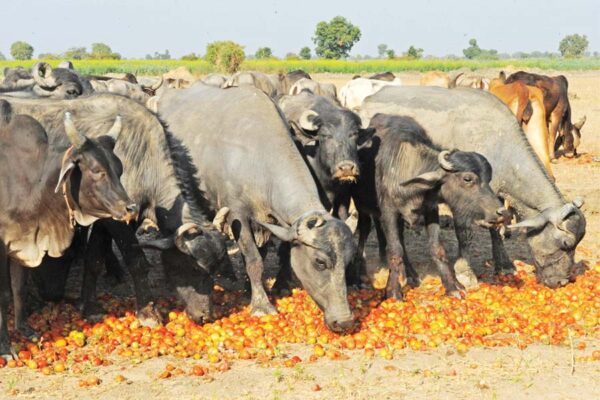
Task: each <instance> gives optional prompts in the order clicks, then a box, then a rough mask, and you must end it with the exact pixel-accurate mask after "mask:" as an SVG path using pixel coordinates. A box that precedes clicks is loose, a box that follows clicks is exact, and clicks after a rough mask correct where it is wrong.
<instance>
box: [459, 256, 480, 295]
mask: <svg viewBox="0 0 600 400" xmlns="http://www.w3.org/2000/svg"><path fill="white" fill-rule="evenodd" d="M454 271H455V273H456V280H457V281H458V282H459V283H460V284H461V285H462V286H463V288H467V289H471V288H475V287H477V286H479V282H478V281H477V277H476V276H475V274H474V273H473V270H472V269H471V267H469V265H468V264H467V263H466V262H465V261H464V260H458V261H457V262H456V265H455V266H454Z"/></svg>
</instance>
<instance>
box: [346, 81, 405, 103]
mask: <svg viewBox="0 0 600 400" xmlns="http://www.w3.org/2000/svg"><path fill="white" fill-rule="evenodd" d="M386 86H402V81H401V80H400V78H395V79H394V80H393V81H391V82H390V81H381V80H378V79H369V78H356V79H352V80H351V81H350V82H348V83H346V85H344V86H343V87H342V88H341V89H340V95H339V98H340V102H341V103H342V106H344V107H346V108H348V109H350V110H352V111H358V110H360V106H361V104H362V102H363V100H364V99H365V98H367V97H369V96H371V95H373V94H375V93H377V92H379V91H380V90H381V89H383V88H384V87H386Z"/></svg>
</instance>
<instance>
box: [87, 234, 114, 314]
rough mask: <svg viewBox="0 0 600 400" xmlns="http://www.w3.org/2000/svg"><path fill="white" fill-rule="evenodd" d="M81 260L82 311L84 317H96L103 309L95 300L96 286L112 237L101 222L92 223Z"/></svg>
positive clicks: (109, 249)
mask: <svg viewBox="0 0 600 400" xmlns="http://www.w3.org/2000/svg"><path fill="white" fill-rule="evenodd" d="M91 229H92V232H91V233H90V237H89V241H88V245H87V251H86V253H85V257H84V260H83V265H84V268H83V285H82V286H81V304H82V312H83V316H84V317H85V318H90V319H98V318H100V317H101V316H102V314H104V310H103V309H102V307H100V305H99V304H98V301H97V297H98V296H97V292H96V286H97V283H98V277H99V276H100V273H101V272H102V270H103V267H104V265H105V261H106V254H107V252H111V251H112V249H111V243H112V239H111V237H110V235H109V234H108V232H107V231H106V228H105V227H104V225H103V224H98V223H97V224H94V226H92V228H91Z"/></svg>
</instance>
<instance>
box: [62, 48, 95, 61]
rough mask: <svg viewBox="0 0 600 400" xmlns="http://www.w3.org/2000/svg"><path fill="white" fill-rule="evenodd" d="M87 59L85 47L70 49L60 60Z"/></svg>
mask: <svg viewBox="0 0 600 400" xmlns="http://www.w3.org/2000/svg"><path fill="white" fill-rule="evenodd" d="M89 57H90V55H89V54H88V52H87V50H86V48H85V47H71V48H70V49H68V50H67V51H65V52H64V53H63V55H62V58H64V59H66V60H85V59H86V58H89Z"/></svg>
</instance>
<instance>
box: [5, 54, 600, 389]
mask: <svg viewBox="0 0 600 400" xmlns="http://www.w3.org/2000/svg"><path fill="white" fill-rule="evenodd" d="M527 61H529V60H527ZM531 61H532V62H533V60H531ZM546 61H547V62H552V61H554V60H544V62H546ZM556 61H557V62H558V61H561V60H556ZM567 61H569V62H570V61H572V62H573V63H574V64H571V65H570V66H563V68H560V67H559V65H558V64H555V65H550V64H545V65H531V67H532V68H539V69H548V70H550V71H549V72H548V73H549V74H556V73H563V74H565V75H566V76H567V78H568V79H569V93H570V100H571V105H572V108H573V119H574V120H577V119H579V117H580V116H581V115H584V114H585V115H587V122H586V125H585V126H584V128H583V138H582V145H581V147H580V153H581V155H580V156H579V157H578V158H576V159H572V160H567V159H564V158H563V159H560V160H559V161H558V163H557V164H554V165H553V167H554V171H555V175H556V178H557V184H558V186H559V187H560V189H561V191H562V192H563V194H564V195H565V197H567V198H574V197H576V196H583V197H584V198H585V205H584V213H585V215H586V217H587V234H586V236H585V238H584V239H583V241H582V242H581V244H580V245H579V247H578V252H577V255H576V258H577V260H578V261H579V262H580V266H581V267H582V268H584V267H586V266H587V267H589V268H594V267H595V266H596V265H598V264H599V263H600V187H599V185H598V182H600V162H599V161H596V159H595V158H594V157H595V156H598V155H600V136H599V133H600V72H598V71H591V70H590V71H576V70H587V69H600V65H598V61H594V62H596V64H594V65H591V66H590V65H588V66H584V65H583V64H579V65H576V64H575V63H577V62H579V61H580V60H567ZM581 61H582V62H583V61H586V62H587V61H590V60H581ZM426 62H427V60H424V61H423V63H424V64H423V65H422V67H421V68H422V69H423V70H427V69H445V68H444V67H443V66H440V65H430V67H431V68H429V67H427V64H425V63H426ZM444 62H446V61H444ZM122 63H124V64H123V65H128V67H127V68H133V69H132V70H131V71H132V72H138V71H141V68H146V67H142V66H144V65H146V66H148V65H154V64H156V68H158V69H157V70H156V71H157V72H161V71H162V69H161V68H163V67H164V68H166V69H171V68H172V67H176V66H178V65H180V64H177V63H179V62H175V63H174V64H168V63H170V62H165V63H164V64H163V63H159V62H157V63H153V62H152V63H147V62H140V63H139V64H136V63H133V62H132V63H131V64H126V63H127V62H126V61H124V62H122ZM257 63H258V62H257ZM267 63H268V62H265V64H264V66H262V67H260V66H259V65H260V64H251V63H250V62H247V64H245V67H246V68H249V69H250V68H252V69H261V68H262V69H263V70H265V71H268V72H273V71H277V70H278V69H280V68H283V65H284V64H283V63H276V64H278V65H275V64H273V65H272V66H270V67H268V66H267V65H268V64H267ZM310 63H311V64H297V65H296V64H291V63H288V62H286V64H285V65H286V68H289V69H294V68H303V69H306V70H308V71H310V72H318V71H319V70H318V69H310V68H319V67H318V66H317V62H312V61H311V62H310ZM373 63H380V64H379V66H378V67H376V65H377V64H370V63H369V62H365V63H357V64H358V65H360V66H355V65H354V64H352V65H353V66H352V68H354V67H356V68H358V69H359V70H343V71H336V72H343V74H335V73H333V72H332V71H331V69H328V72H327V73H317V74H316V75H315V76H314V77H315V78H316V79H317V80H320V81H324V82H332V83H335V84H336V85H337V86H338V87H339V86H341V85H342V84H343V83H344V82H345V81H347V80H348V79H350V78H351V77H352V75H353V74H354V73H360V72H366V71H371V72H374V71H376V70H377V71H381V70H386V69H391V70H394V71H402V68H403V65H402V64H395V63H396V62H394V64H384V63H385V62H383V61H382V62H373ZM511 63H512V62H511ZM0 65H3V64H0ZM91 65H92V64H90V66H89V68H95V67H92V66H91ZM107 65H108V64H107ZM167 65H168V67H167ZM186 65H187V64H186ZM191 65H193V67H192V70H193V71H194V72H196V73H198V74H201V73H206V72H208V70H202V68H205V67H207V66H206V65H205V64H203V63H197V64H196V63H191ZM251 65H252V67H251ZM340 65H343V64H340ZM384 65H385V66H384ZM345 66H346V67H347V68H349V67H348V64H345ZM461 67H467V68H471V67H474V68H483V69H478V70H477V73H481V74H483V75H486V76H490V77H492V76H495V75H496V74H497V72H498V68H500V67H504V65H502V66H498V65H484V66H475V64H473V65H464V62H463V64H460V65H456V66H455V68H461ZM521 67H523V68H525V66H524V65H519V64H517V61H515V62H514V63H512V66H511V67H510V69H512V68H521ZM81 68H82V69H84V70H85V68H86V66H85V63H82V66H81ZM103 68H113V67H109V66H104V67H103ZM115 68H116V66H115ZM122 68H124V67H122ZM135 68H140V69H135ZM196 68H197V69H196ZM271 68H272V69H271ZM340 68H342V67H341V66H340ZM360 68H363V69H360ZM371 68H373V69H371ZM375 68H376V69H375ZM414 69H415V68H414V67H413V68H412V70H414ZM87 71H89V72H90V73H102V72H98V71H99V70H92V69H90V70H87ZM103 71H104V72H108V71H109V70H108V69H104V70H103ZM120 71H122V70H120ZM145 73H147V74H152V73H153V72H152V71H149V70H146V72H145ZM399 76H400V78H401V79H402V80H403V83H404V84H409V85H410V84H417V83H418V79H419V74H418V73H417V72H405V73H400V74H399ZM374 236H375V235H374V234H373V235H372V237H371V240H370V242H369V244H368V249H367V255H368V258H369V261H370V267H376V266H377V262H376V261H375V260H376V258H377V255H376V254H377V248H376V243H375V241H374ZM476 238H477V241H478V243H480V249H479V253H478V255H477V260H476V266H478V271H476V272H477V273H479V274H482V275H485V274H486V273H488V275H489V266H486V261H487V260H489V259H490V258H491V250H490V246H489V239H488V236H487V235H486V232H483V231H478V232H477V236H476ZM424 240H426V239H425V235H424V233H423V232H417V231H411V232H410V233H409V236H408V238H407V242H408V251H409V254H410V255H411V258H412V260H413V263H414V264H415V266H416V267H417V269H418V270H419V272H420V274H421V275H423V277H425V276H427V275H432V274H434V269H433V266H432V265H430V264H431V263H430V260H429V257H428V255H427V252H426V251H424V247H425V246H424V244H423V242H424ZM442 240H443V241H444V242H445V243H446V245H447V249H448V250H449V254H451V255H453V254H455V253H456V240H455V238H454V235H453V231H452V230H450V229H443V231H442ZM507 250H508V252H509V254H510V256H511V257H513V258H514V259H518V260H522V261H524V263H525V264H524V263H519V264H518V265H519V268H521V269H525V270H526V269H527V264H526V263H528V262H530V261H531V260H530V259H529V252H528V250H527V246H526V244H525V241H524V239H523V238H522V237H518V235H514V236H513V237H511V238H510V239H508V240H507ZM149 256H150V260H151V262H152V263H153V264H155V265H157V266H156V267H155V268H153V269H152V271H151V280H152V282H153V286H154V289H155V290H156V291H157V292H160V293H162V294H166V293H165V292H164V275H163V272H162V269H161V268H160V266H158V264H159V258H158V257H157V255H156V254H155V253H154V252H152V253H149ZM234 261H235V263H236V265H237V267H238V268H239V267H240V266H241V260H240V257H239V255H238V256H236V257H235V260H234ZM275 265H276V257H274V256H273V255H272V254H270V255H269V256H268V258H267V268H268V271H267V272H268V274H271V275H272V274H273V273H274V271H276V266H275ZM597 269H598V272H595V273H594V275H589V276H594V277H595V278H594V279H598V276H600V275H599V274H600V268H599V267H597ZM81 272H82V271H81V268H80V267H79V268H77V269H76V271H75V274H73V276H72V277H71V278H70V281H69V287H68V291H69V293H68V294H69V297H77V296H78V294H79V290H80V286H79V285H80V282H81ZM523 273H524V272H523ZM490 279H492V278H490ZM426 282H427V285H425V287H424V288H422V289H418V290H415V291H414V296H415V297H416V298H418V297H419V296H420V295H421V294H423V295H425V294H426V293H427V290H433V291H435V290H436V289H435V288H436V287H437V284H436V283H435V281H431V280H430V279H427V280H426ZM432 282H433V283H432ZM492 282H493V281H492ZM597 282H599V283H597V284H596V285H597V286H595V287H599V286H598V285H599V284H600V281H597ZM581 283H582V281H580V282H578V283H577V285H578V286H575V285H573V286H571V287H582V286H581ZM490 287H492V288H493V290H503V289H501V286H498V285H490ZM101 288H102V289H103V290H104V291H107V292H112V293H113V294H114V295H116V296H131V295H132V293H133V292H132V289H131V282H130V281H128V282H127V284H124V285H119V287H117V288H112V287H111V285H110V283H109V282H101ZM506 290H510V289H506ZM565 290H566V289H559V290H557V291H549V290H548V291H544V293H548V296H550V297H549V298H548V300H547V301H548V304H555V303H554V301H558V300H559V299H561V298H563V297H564V296H565V293H566V292H565ZM511 293H513V296H517V295H519V296H520V295H521V294H522V292H521V291H520V290H519V289H515V291H513V292H511ZM590 293H591V295H592V297H593V296H594V295H595V296H599V295H600V291H597V292H596V291H595V289H593V290H592V291H591V292H590V291H587V292H585V291H581V292H580V293H575V294H574V295H575V299H573V298H572V295H569V297H568V301H572V303H573V304H575V303H577V302H578V301H583V300H582V299H583V298H584V297H585V296H586V295H588V296H589V295H590ZM477 296H478V294H477V292H475V293H470V294H469V298H468V299H467V300H465V301H472V302H476V299H477ZM577 296H579V298H577ZM415 301H416V300H415ZM527 301H531V305H533V304H534V303H536V302H535V299H529V300H527ZM591 301H592V302H593V301H594V300H593V298H592V300H591ZM595 301H596V302H598V300H597V297H596V300H595ZM442 302H444V303H443V304H442ZM285 304H287V303H285V301H283V302H282V303H280V307H282V308H284V307H285ZM447 304H448V303H445V300H442V299H440V298H439V297H436V296H431V297H427V298H426V299H425V300H423V304H422V306H423V307H427V306H432V307H433V308H434V309H436V310H437V311H438V312H439V310H440V309H443V307H446V306H447ZM451 304H457V305H458V304H460V302H457V303H451ZM503 306H504V305H500V306H499V307H500V308H501V307H503ZM518 306H524V307H527V306H528V304H520V305H518ZM394 307H395V306H394ZM515 307H517V305H515ZM541 307H542V308H541V309H543V302H542V305H541ZM598 310H599V308H597V307H593V308H586V309H583V310H581V311H583V313H582V315H580V316H579V318H581V320H582V321H592V322H593V321H594V319H593V318H596V320H595V321H597V320H598V319H599V318H600V312H599V311H598ZM546 311H548V314H549V315H552V311H553V310H546ZM556 311H557V312H558V308H557V309H556ZM576 316H577V315H575V317H576ZM575 325H576V324H573V325H570V326H571V327H575ZM599 327H600V325H598V323H597V322H596V324H593V325H590V326H589V327H587V328H586V329H585V330H582V333H585V335H584V336H579V332H578V331H576V330H570V329H569V330H568V336H567V337H565V338H564V340H561V341H560V343H559V344H556V345H551V344H545V343H549V341H550V340H549V339H548V340H543V338H539V337H538V339H539V340H536V341H535V343H533V344H531V345H529V346H520V345H517V346H515V345H508V346H506V344H514V343H516V342H513V341H512V339H509V338H508V337H507V336H506V335H504V336H503V335H497V336H495V337H494V338H488V339H489V340H488V339H486V342H485V346H474V347H470V348H468V349H464V348H462V347H461V346H460V345H457V343H459V342H460V340H459V341H458V342H453V343H450V342H449V343H442V344H441V345H440V346H439V347H436V348H427V349H424V350H414V349H413V348H412V347H411V346H410V345H409V346H407V347H405V348H402V349H398V350H394V351H390V354H387V353H383V352H382V351H381V349H376V351H375V354H374V356H371V354H370V353H369V352H367V351H365V350H362V349H361V350H343V351H341V356H340V357H337V356H335V354H333V353H332V354H327V355H326V356H324V357H320V358H318V359H317V360H316V361H314V362H310V361H309V360H310V356H311V354H314V352H315V346H314V345H313V344H309V345H307V344H285V343H282V344H281V346H280V348H279V349H278V351H280V352H281V353H282V354H281V355H280V356H278V357H275V359H274V360H265V359H262V360H261V359H260V358H257V359H252V360H237V359H235V360H233V361H232V362H231V364H230V365H224V364H223V363H222V362H218V363H214V364H213V365H214V366H213V367H210V368H209V371H208V372H207V373H206V374H205V375H204V376H203V377H197V376H188V372H189V371H190V370H192V368H193V366H195V365H198V364H202V365H203V366H210V365H211V363H210V362H209V361H208V360H207V357H206V355H203V357H202V359H201V360H199V361H196V360H194V359H193V358H185V359H183V358H180V357H175V356H172V355H168V356H163V357H159V358H151V359H149V360H146V361H141V362H139V360H135V358H132V357H127V356H125V357H120V356H116V355H114V354H113V355H111V356H109V357H108V358H109V359H110V361H111V362H112V365H110V366H102V367H96V366H94V365H93V364H92V363H90V362H83V363H81V364H80V367H79V368H78V369H79V371H77V369H75V368H72V367H71V368H70V369H69V370H68V371H67V372H64V373H60V374H54V373H52V374H51V375H50V376H43V375H42V374H41V373H39V372H37V371H31V370H29V369H27V368H14V369H13V368H2V369H0V398H26V399H38V398H39V399H48V398H61V399H64V400H67V399H87V398H94V399H97V398H106V399H113V398H119V399H137V398H149V399H150V398H167V399H169V398H180V399H238V398H242V399H288V398H293V399H312V398H315V399H373V398H377V399H388V398H389V399H392V398H393V399H405V398H406V399H432V398H440V399H446V398H450V397H451V398H456V399H511V400H515V399H597V398H600V385H599V384H598V377H599V376H600V360H592V359H591V357H590V355H592V354H593V352H594V351H600V330H599ZM73 328H74V327H73ZM380 329H381V330H382V331H385V329H384V327H380ZM474 329H476V328H474ZM557 329H558V328H557ZM571 335H572V336H571ZM462 339H464V338H462ZM330 340H331V339H330ZM496 341H497V342H496ZM517 344H518V343H517ZM324 347H325V348H326V349H329V348H330V347H329V346H328V345H324ZM414 347H419V346H417V345H415V346H414ZM386 350H388V349H387V348H386ZM596 354H598V353H596ZM294 355H297V356H299V357H300V358H301V359H302V362H300V363H297V364H295V365H293V366H290V365H287V366H286V365H285V363H284V360H286V357H291V356H294ZM336 358H338V359H336ZM287 359H289V358H287ZM334 359H335V360H334ZM168 364H171V365H172V366H173V367H172V368H173V369H172V371H170V372H171V373H170V374H169V375H172V377H169V378H165V379H159V376H161V375H162V376H163V377H165V376H166V374H165V368H167V365H168ZM168 368H169V369H171V367H170V366H169V367H168ZM219 368H222V369H227V368H229V369H228V370H227V371H225V372H219V371H218V369H219ZM180 369H181V370H183V371H184V372H185V375H181V376H180V375H178V371H179V370H180ZM203 373H204V372H203ZM119 376H123V377H124V378H119ZM91 377H94V378H95V377H97V378H99V379H100V380H101V383H100V384H98V385H96V384H93V385H91V386H89V387H84V388H80V387H79V386H80V381H81V380H82V379H88V378H91Z"/></svg>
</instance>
